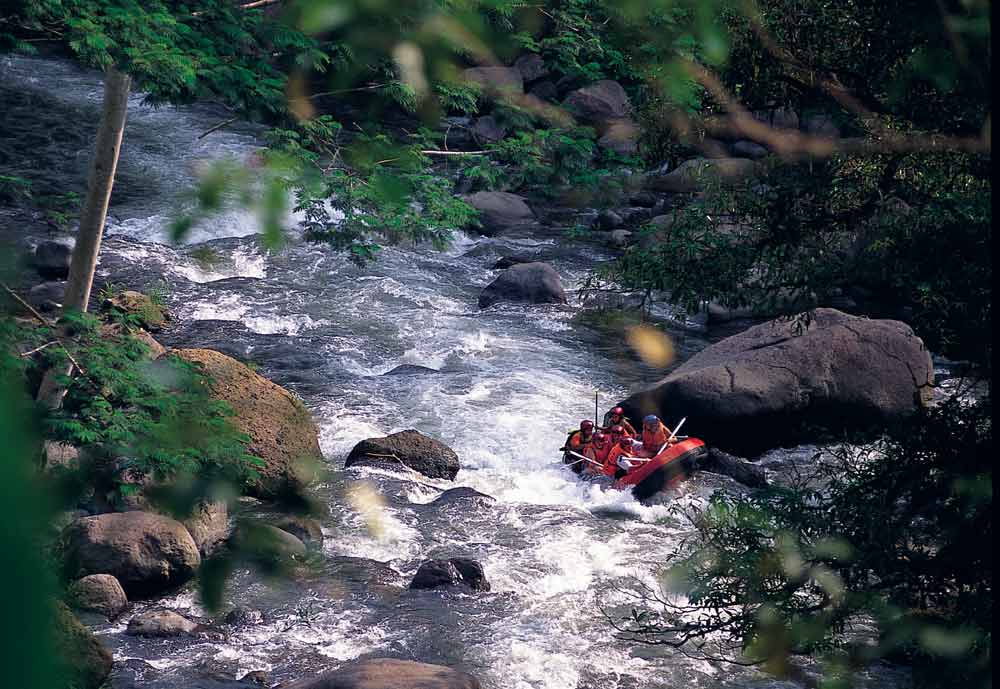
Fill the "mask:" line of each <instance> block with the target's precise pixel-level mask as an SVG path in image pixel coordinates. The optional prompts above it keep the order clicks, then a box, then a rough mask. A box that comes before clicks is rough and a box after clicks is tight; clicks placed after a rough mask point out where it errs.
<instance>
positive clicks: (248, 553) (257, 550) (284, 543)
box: [230, 520, 308, 565]
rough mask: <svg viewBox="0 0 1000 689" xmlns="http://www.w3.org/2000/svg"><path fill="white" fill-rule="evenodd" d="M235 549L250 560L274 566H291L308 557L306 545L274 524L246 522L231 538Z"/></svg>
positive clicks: (241, 524)
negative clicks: (296, 561) (294, 562)
mask: <svg viewBox="0 0 1000 689" xmlns="http://www.w3.org/2000/svg"><path fill="white" fill-rule="evenodd" d="M230 543H231V544H232V546H233V548H234V549H235V550H236V551H238V552H240V553H241V554H242V555H243V556H245V557H246V558H248V559H251V560H256V561H257V562H260V563H264V564H268V565H273V564H284V565H287V564H290V563H291V562H293V561H295V560H302V559H304V558H305V557H306V554H307V553H308V549H307V548H306V544H305V543H303V542H302V541H301V539H299V538H298V537H297V536H293V535H292V534H290V533H289V532H287V531H285V530H284V529H279V528H278V527H276V526H274V525H272V524H264V523H263V522H258V521H253V520H245V521H243V522H242V523H240V525H239V526H238V527H237V528H236V530H235V531H234V532H233V535H232V536H231V537H230Z"/></svg>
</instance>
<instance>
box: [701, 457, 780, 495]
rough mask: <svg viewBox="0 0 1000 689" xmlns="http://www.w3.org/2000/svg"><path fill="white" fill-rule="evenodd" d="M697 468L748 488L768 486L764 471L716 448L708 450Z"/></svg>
mask: <svg viewBox="0 0 1000 689" xmlns="http://www.w3.org/2000/svg"><path fill="white" fill-rule="evenodd" d="M698 468H699V469H704V470H705V471H710V472H712V473H713V474H722V475H723V476H728V477H729V478H731V479H733V480H734V481H736V482H737V483H742V484H743V485H744V486H747V487H749V488H766V487H767V486H768V481H767V473H766V472H765V471H764V469H762V468H761V467H759V466H757V465H756V464H754V463H753V462H749V461H747V460H745V459H743V458H742V457H735V456H733V455H731V454H729V453H728V452H723V451H722V450H720V449H719V448H717V447H712V448H709V450H708V456H707V457H706V458H705V459H704V460H703V462H702V464H701V465H700V466H699V467H698Z"/></svg>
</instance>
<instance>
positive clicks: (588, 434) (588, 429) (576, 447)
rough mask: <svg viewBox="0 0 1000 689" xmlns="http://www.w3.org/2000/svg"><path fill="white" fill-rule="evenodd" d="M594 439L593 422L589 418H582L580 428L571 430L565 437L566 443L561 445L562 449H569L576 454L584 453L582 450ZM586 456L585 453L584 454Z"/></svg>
mask: <svg viewBox="0 0 1000 689" xmlns="http://www.w3.org/2000/svg"><path fill="white" fill-rule="evenodd" d="M593 441H594V422H593V421H591V420H590V419H584V420H583V421H581V422H580V430H577V431H573V432H572V433H570V434H569V437H568V438H566V444H565V446H563V447H562V448H560V449H562V450H571V451H572V452H576V453H577V454H581V455H582V454H584V450H586V449H587V448H588V447H590V444H591V443H592V442H593ZM584 456H586V455H584Z"/></svg>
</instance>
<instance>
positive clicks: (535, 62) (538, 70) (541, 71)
mask: <svg viewBox="0 0 1000 689" xmlns="http://www.w3.org/2000/svg"><path fill="white" fill-rule="evenodd" d="M514 69H516V70H517V71H518V72H520V73H521V79H522V80H523V81H524V83H526V84H527V83H528V82H530V81H535V80H536V79H541V78H542V77H544V76H548V73H549V68H548V67H546V66H545V60H543V59H542V56H541V55H538V54H537V53H528V54H527V55H522V56H521V57H519V58H517V59H516V60H515V61H514Z"/></svg>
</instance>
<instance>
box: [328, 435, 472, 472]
mask: <svg viewBox="0 0 1000 689" xmlns="http://www.w3.org/2000/svg"><path fill="white" fill-rule="evenodd" d="M401 465H402V467H408V468H410V469H413V470H414V471H416V472H418V473H421V474H423V475H424V476H429V477H430V478H444V479H448V480H449V481H450V480H453V479H454V478H455V476H456V475H457V474H458V470H459V469H460V468H461V465H460V464H459V462H458V455H457V454H455V451H454V450H452V449H451V448H450V447H448V446H447V445H445V444H444V443H442V442H441V441H440V440H435V439H434V438H429V437H427V436H426V435H424V434H423V433H420V432H419V431H415V430H413V429H410V430H406V431H400V432H399V433H393V434H391V435H387V436H385V437H383V438H368V439H366V440H362V441H361V442H360V443H358V444H357V445H355V446H354V448H353V449H352V450H351V452H350V454H348V455H347V459H346V460H345V461H344V468H347V467H352V466H378V467H384V468H388V469H395V470H399V469H400V468H402V467H401Z"/></svg>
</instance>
